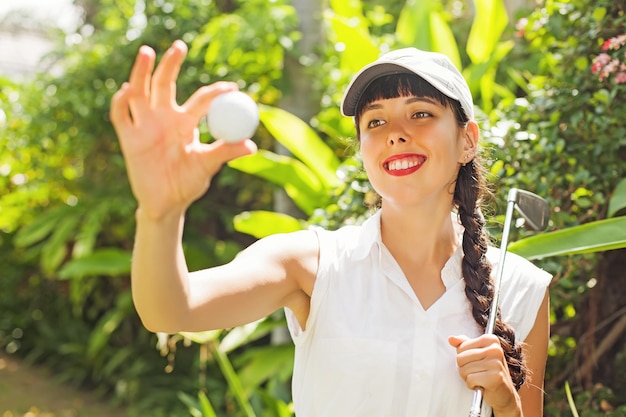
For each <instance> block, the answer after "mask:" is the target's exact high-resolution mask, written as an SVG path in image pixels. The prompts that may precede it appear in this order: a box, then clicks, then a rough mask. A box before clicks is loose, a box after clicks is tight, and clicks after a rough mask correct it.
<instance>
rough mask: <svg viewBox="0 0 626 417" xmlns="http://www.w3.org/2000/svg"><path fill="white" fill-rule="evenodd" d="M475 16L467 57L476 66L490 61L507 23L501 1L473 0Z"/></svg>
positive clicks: (468, 41) (468, 40) (468, 42)
mask: <svg viewBox="0 0 626 417" xmlns="http://www.w3.org/2000/svg"><path fill="white" fill-rule="evenodd" d="M474 5H475V6H476V16H475V17H474V21H473V23H472V28H471V30H470V34H469V37H468V39H467V46H466V50H467V55H468V56H469V57H470V59H471V60H472V62H473V63H475V64H477V63H480V62H485V61H487V60H489V59H490V57H491V54H492V53H493V51H494V50H495V48H496V45H497V44H498V42H499V41H500V38H501V36H502V32H503V31H504V29H505V28H506V25H507V23H508V21H509V19H508V16H507V14H506V8H505V7H504V3H503V2H502V0H474Z"/></svg>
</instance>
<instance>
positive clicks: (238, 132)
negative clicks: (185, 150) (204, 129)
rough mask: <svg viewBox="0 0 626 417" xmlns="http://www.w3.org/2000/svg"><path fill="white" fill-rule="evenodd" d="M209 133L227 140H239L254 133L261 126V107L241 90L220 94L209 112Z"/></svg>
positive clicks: (216, 137)
mask: <svg viewBox="0 0 626 417" xmlns="http://www.w3.org/2000/svg"><path fill="white" fill-rule="evenodd" d="M207 123H208V125H209V133H210V134H211V136H213V137H214V138H215V139H221V140H223V141H225V142H231V143H234V142H239V141H242V140H244V139H246V138H251V137H252V136H253V135H254V132H255V131H256V129H257V127H259V108H258V106H257V104H256V103H255V102H254V100H252V98H250V96H249V95H247V94H245V93H242V92H241V91H231V92H228V93H224V94H220V95H219V96H217V97H216V98H215V99H213V102H212V103H211V106H210V107H209V113H208V114H207Z"/></svg>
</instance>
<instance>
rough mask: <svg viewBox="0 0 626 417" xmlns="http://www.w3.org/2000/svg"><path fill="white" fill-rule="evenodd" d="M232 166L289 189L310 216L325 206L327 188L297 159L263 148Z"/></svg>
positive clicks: (236, 160) (290, 194) (230, 163)
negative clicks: (321, 206)
mask: <svg viewBox="0 0 626 417" xmlns="http://www.w3.org/2000/svg"><path fill="white" fill-rule="evenodd" d="M228 166H229V167H231V168H234V169H237V170H239V171H242V172H245V173H248V174H252V175H256V176H258V177H260V178H263V179H266V180H268V181H271V182H272V183H274V184H277V185H280V186H282V187H283V188H284V189H285V192H286V193H287V195H288V196H289V197H290V198H291V199H292V200H293V201H294V203H296V205H297V206H298V207H299V208H300V209H302V211H304V212H305V213H307V214H311V213H312V212H313V210H315V209H316V208H318V207H319V206H320V204H323V203H324V202H325V201H326V199H327V198H328V197H327V194H326V193H325V192H324V186H323V184H321V183H320V181H319V177H317V176H316V175H315V174H314V173H313V172H312V171H311V170H310V169H309V168H308V167H307V166H306V165H304V164H303V163H302V162H300V161H298V160H297V159H295V158H292V157H289V156H285V155H278V154H275V153H273V152H270V151H267V150H264V149H260V150H259V151H257V152H256V153H254V154H252V155H248V156H244V157H242V158H237V159H233V160H232V161H230V162H228Z"/></svg>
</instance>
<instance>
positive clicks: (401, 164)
mask: <svg viewBox="0 0 626 417" xmlns="http://www.w3.org/2000/svg"><path fill="white" fill-rule="evenodd" d="M417 165H419V163H418V162H417V161H414V160H407V159H403V160H396V161H391V162H389V163H388V165H387V168H388V169H389V171H399V170H401V169H409V168H413V167H414V166H417Z"/></svg>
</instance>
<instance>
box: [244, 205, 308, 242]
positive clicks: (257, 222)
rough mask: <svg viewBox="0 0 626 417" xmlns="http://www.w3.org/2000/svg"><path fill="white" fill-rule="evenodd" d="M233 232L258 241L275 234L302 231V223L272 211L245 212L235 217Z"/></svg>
mask: <svg viewBox="0 0 626 417" xmlns="http://www.w3.org/2000/svg"><path fill="white" fill-rule="evenodd" d="M234 225H235V230H237V231H238V232H241V233H247V234H249V235H251V236H254V237H256V238H258V239H261V238H263V237H266V236H269V235H273V234H275V233H290V232H296V231H298V230H302V229H303V228H304V223H303V221H302V220H298V219H296V218H295V217H291V216H289V215H288V214H283V213H276V212H273V211H262V210H257V211H246V212H243V213H240V214H238V215H237V216H235V219H234Z"/></svg>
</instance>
